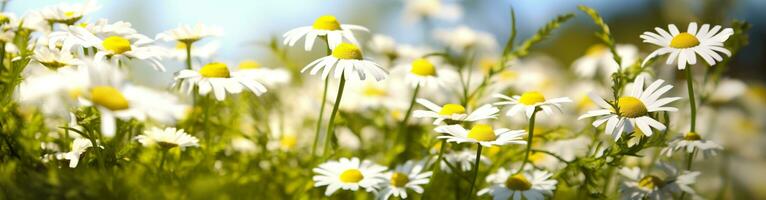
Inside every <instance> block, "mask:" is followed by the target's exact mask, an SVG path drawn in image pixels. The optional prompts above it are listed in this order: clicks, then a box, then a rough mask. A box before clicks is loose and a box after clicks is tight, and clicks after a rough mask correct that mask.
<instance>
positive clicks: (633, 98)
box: [578, 76, 681, 141]
mask: <svg viewBox="0 0 766 200" xmlns="http://www.w3.org/2000/svg"><path fill="white" fill-rule="evenodd" d="M663 83H665V81H663V80H661V79H659V80H656V81H654V82H653V83H652V84H650V85H649V87H647V88H646V89H645V90H644V76H638V77H637V78H636V80H635V82H634V83H633V85H632V86H633V87H632V90H631V91H630V92H629V93H628V95H626V96H623V97H620V98H619V99H618V100H617V105H618V107H619V112H615V111H614V108H613V107H612V105H611V104H609V103H607V102H606V101H604V99H602V98H601V97H598V96H597V95H595V94H592V93H591V94H589V96H590V98H591V100H593V102H594V103H596V105H598V106H599V107H601V109H598V110H591V111H588V112H587V113H585V114H583V115H581V116H580V117H579V118H578V119H584V118H589V117H598V119H596V121H594V122H593V126H594V127H599V126H601V124H604V122H606V130H605V131H606V134H608V135H612V137H614V140H615V141H617V140H618V139H620V137H621V136H622V133H623V132H625V133H630V132H633V130H634V128H635V127H638V129H639V130H640V131H641V132H642V133H643V134H644V135H646V136H652V133H653V132H652V128H655V129H657V130H660V131H662V130H665V128H666V127H665V125H663V124H662V123H660V122H659V121H657V120H655V119H653V118H652V117H650V116H649V114H650V113H654V112H661V111H668V112H675V111H678V109H677V108H674V107H666V106H665V105H667V104H669V103H671V102H673V101H676V100H678V99H681V98H680V97H666V98H660V97H661V96H662V94H665V93H666V92H668V91H669V90H670V89H672V88H673V86H672V85H665V86H662V84H663ZM660 86H662V87H660Z"/></svg>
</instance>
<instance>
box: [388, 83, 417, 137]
mask: <svg viewBox="0 0 766 200" xmlns="http://www.w3.org/2000/svg"><path fill="white" fill-rule="evenodd" d="M418 91H420V84H418V85H417V86H415V90H414V91H413V92H412V98H411V99H410V107H409V108H407V112H406V113H404V119H403V120H402V123H401V124H400V125H399V131H397V132H396V135H394V143H396V142H398V141H399V137H401V135H406V134H407V133H406V131H407V129H406V128H407V122H408V121H409V120H410V116H411V115H412V109H413V108H415V99H417V98H418Z"/></svg>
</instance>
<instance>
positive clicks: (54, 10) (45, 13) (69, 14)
mask: <svg viewBox="0 0 766 200" xmlns="http://www.w3.org/2000/svg"><path fill="white" fill-rule="evenodd" d="M99 8H100V6H99V5H97V4H96V2H95V1H86V2H85V4H63V3H62V4H58V5H55V6H48V7H45V8H43V9H41V10H40V11H38V12H39V14H40V16H41V17H42V18H43V19H45V21H48V23H50V24H54V23H62V24H67V25H73V24H74V23H76V22H77V21H80V19H82V17H83V16H85V15H86V14H88V13H91V12H93V11H96V10H98V9H99Z"/></svg>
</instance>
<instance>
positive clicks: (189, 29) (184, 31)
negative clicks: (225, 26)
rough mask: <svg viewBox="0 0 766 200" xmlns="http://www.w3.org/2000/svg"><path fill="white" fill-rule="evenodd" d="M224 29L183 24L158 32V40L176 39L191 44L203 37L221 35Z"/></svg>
mask: <svg viewBox="0 0 766 200" xmlns="http://www.w3.org/2000/svg"><path fill="white" fill-rule="evenodd" d="M222 34H223V30H221V29H220V28H218V27H210V26H205V25H204V24H195V25H194V26H189V25H181V26H178V27H177V28H174V29H170V30H167V31H165V32H162V33H159V34H157V36H156V37H155V38H156V39H158V40H164V41H176V42H182V43H184V44H191V43H194V42H196V41H199V40H201V39H204V38H207V37H212V36H220V35H222Z"/></svg>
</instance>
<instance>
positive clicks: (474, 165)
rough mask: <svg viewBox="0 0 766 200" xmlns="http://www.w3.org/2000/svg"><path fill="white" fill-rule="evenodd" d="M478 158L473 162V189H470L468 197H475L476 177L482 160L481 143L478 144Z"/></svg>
mask: <svg viewBox="0 0 766 200" xmlns="http://www.w3.org/2000/svg"><path fill="white" fill-rule="evenodd" d="M476 145H477V146H478V148H477V149H476V160H475V161H474V163H473V180H472V181H471V189H470V190H468V199H473V197H474V196H476V195H474V194H473V188H474V187H475V186H476V177H478V176H479V162H480V161H481V144H476Z"/></svg>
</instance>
